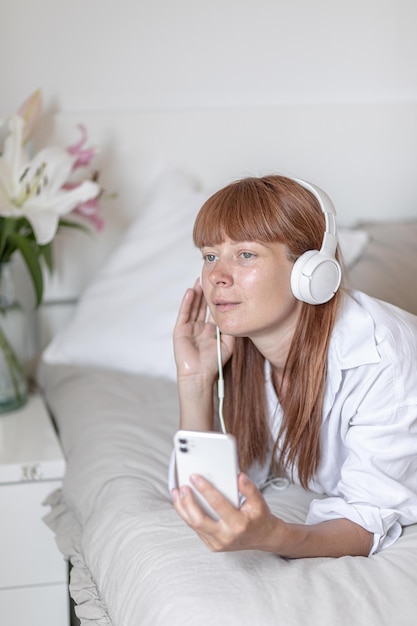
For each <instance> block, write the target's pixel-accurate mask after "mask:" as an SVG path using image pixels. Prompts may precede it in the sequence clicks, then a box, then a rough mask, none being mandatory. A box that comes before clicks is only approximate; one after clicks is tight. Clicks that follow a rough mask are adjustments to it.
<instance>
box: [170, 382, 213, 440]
mask: <svg viewBox="0 0 417 626" xmlns="http://www.w3.org/2000/svg"><path fill="white" fill-rule="evenodd" d="M178 397H179V403H180V428H181V429H185V430H212V428H213V382H212V381H210V380H208V379H206V378H202V377H200V376H198V377H197V376H188V377H187V376H184V377H179V378H178Z"/></svg>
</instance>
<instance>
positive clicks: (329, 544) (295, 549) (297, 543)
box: [264, 519, 373, 558]
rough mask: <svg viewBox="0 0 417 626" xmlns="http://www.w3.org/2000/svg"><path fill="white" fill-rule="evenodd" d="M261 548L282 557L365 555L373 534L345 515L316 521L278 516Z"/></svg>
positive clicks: (370, 545) (367, 553) (367, 552)
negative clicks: (285, 520) (291, 520)
mask: <svg viewBox="0 0 417 626" xmlns="http://www.w3.org/2000/svg"><path fill="white" fill-rule="evenodd" d="M279 522H280V523H279V524H278V525H277V527H276V529H275V530H274V531H273V532H272V533H271V536H270V538H269V541H268V542H267V544H269V545H266V546H265V548H264V549H266V550H268V551H271V552H276V553H278V554H279V555H280V556H283V557H286V558H302V557H340V556H368V555H369V552H370V550H371V548H372V542H373V534H372V533H370V532H368V531H367V530H365V529H364V528H362V527H361V526H359V525H358V524H355V523H354V522H351V521H350V520H347V519H334V520H329V521H327V522H321V523H319V524H312V525H307V524H285V525H284V527H282V526H281V524H282V522H281V520H279Z"/></svg>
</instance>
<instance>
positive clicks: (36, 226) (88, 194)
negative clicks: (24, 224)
mask: <svg viewBox="0 0 417 626" xmlns="http://www.w3.org/2000/svg"><path fill="white" fill-rule="evenodd" d="M99 193H100V186H99V185H98V184H97V183H93V182H92V181H91V180H86V181H84V182H83V183H81V184H80V185H79V186H78V187H75V188H74V189H71V190H69V191H65V190H61V191H58V192H56V193H54V194H53V195H52V194H51V195H50V196H49V195H48V194H41V195H40V196H34V197H33V198H31V200H29V201H28V202H27V203H26V205H25V208H24V214H25V217H26V218H27V220H28V221H29V222H30V224H31V226H32V228H33V231H34V233H35V237H36V241H37V242H38V243H39V245H45V244H47V243H49V242H50V241H52V239H53V238H54V236H55V233H56V230H57V228H58V222H59V216H61V215H65V214H67V213H70V212H71V211H72V210H73V209H75V208H76V207H77V206H78V205H79V204H82V203H83V202H87V201H88V200H91V199H92V198H95V197H96V196H97V195H98V194H99Z"/></svg>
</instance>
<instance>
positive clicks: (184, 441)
mask: <svg viewBox="0 0 417 626" xmlns="http://www.w3.org/2000/svg"><path fill="white" fill-rule="evenodd" d="M179 441H180V443H183V444H186V443H187V440H186V439H184V438H181V439H180V440H179Z"/></svg>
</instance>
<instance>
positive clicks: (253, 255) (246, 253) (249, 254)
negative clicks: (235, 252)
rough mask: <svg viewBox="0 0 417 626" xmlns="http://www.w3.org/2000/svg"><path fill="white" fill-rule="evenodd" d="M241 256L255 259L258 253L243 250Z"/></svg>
mask: <svg viewBox="0 0 417 626" xmlns="http://www.w3.org/2000/svg"><path fill="white" fill-rule="evenodd" d="M241 256H242V257H243V258H244V259H253V258H254V257H255V256H256V254H254V253H253V252H247V251H244V252H241Z"/></svg>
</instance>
